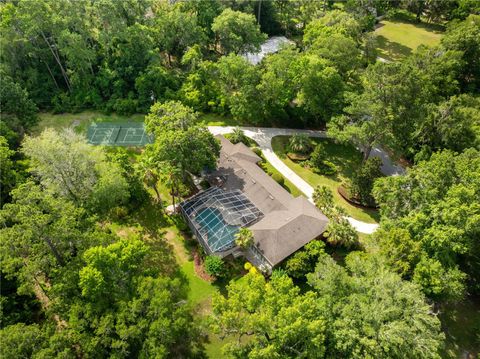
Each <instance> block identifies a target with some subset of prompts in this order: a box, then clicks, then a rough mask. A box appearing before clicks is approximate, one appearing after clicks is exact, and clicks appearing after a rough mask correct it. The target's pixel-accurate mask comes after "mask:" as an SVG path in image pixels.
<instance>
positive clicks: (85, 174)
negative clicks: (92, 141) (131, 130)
mask: <svg viewBox="0 0 480 359" xmlns="http://www.w3.org/2000/svg"><path fill="white" fill-rule="evenodd" d="M23 152H24V153H25V154H26V155H27V156H28V157H30V159H31V171H32V172H33V173H34V174H35V175H37V176H38V177H39V179H40V181H41V182H42V184H43V185H44V186H45V187H46V188H48V189H49V190H51V191H53V192H55V193H57V194H59V195H61V196H64V197H65V198H67V199H69V200H72V201H74V202H75V203H77V204H81V205H84V206H88V207H90V208H92V209H94V210H96V211H98V212H104V213H105V212H107V211H108V210H110V209H111V208H113V207H115V206H119V205H122V204H124V203H126V201H127V200H128V197H129V191H128V188H127V186H128V184H127V181H126V180H125V178H124V177H123V176H122V170H121V168H120V166H118V165H117V164H115V163H112V162H109V161H108V160H107V159H106V156H105V152H104V151H103V150H102V149H101V148H100V147H93V146H90V145H89V144H87V142H86V139H85V138H84V137H83V136H81V135H78V134H76V133H75V132H73V130H70V129H66V130H64V131H62V132H60V133H57V132H56V131H54V130H50V129H47V130H45V131H44V132H43V133H42V134H41V135H40V136H38V137H27V138H26V139H25V141H24V143H23Z"/></svg>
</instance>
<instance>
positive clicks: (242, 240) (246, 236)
mask: <svg viewBox="0 0 480 359" xmlns="http://www.w3.org/2000/svg"><path fill="white" fill-rule="evenodd" d="M235 244H236V245H237V246H239V247H240V248H244V249H245V248H248V247H249V246H250V245H252V244H253V232H252V231H251V230H250V229H249V228H240V230H239V231H238V233H237V234H235Z"/></svg>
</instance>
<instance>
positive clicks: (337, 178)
mask: <svg viewBox="0 0 480 359" xmlns="http://www.w3.org/2000/svg"><path fill="white" fill-rule="evenodd" d="M289 138H290V136H277V137H274V138H273V139H272V147H273V151H274V152H275V154H276V155H277V156H279V157H280V158H281V159H282V161H283V162H284V163H285V164H286V165H287V166H288V167H290V168H291V169H292V170H293V171H295V173H297V174H298V175H299V176H300V177H302V178H303V179H304V180H305V181H306V182H307V183H308V184H310V185H311V186H312V187H314V188H315V187H316V186H318V185H325V186H327V187H329V188H330V189H331V190H332V192H333V196H334V199H335V202H336V203H337V204H338V205H339V206H341V207H343V208H344V209H345V210H346V211H347V213H348V215H349V216H351V217H353V218H355V219H358V220H360V221H364V222H367V223H376V222H378V221H379V214H378V212H377V211H374V210H368V209H363V208H359V207H355V206H352V205H351V204H349V203H348V202H347V201H345V200H344V199H343V198H342V197H341V196H340V195H339V194H338V192H337V189H338V187H339V186H340V185H341V184H342V182H344V181H346V180H347V179H348V178H351V176H352V174H353V173H354V171H355V170H356V169H357V168H359V166H360V165H361V162H362V155H361V154H360V152H358V151H357V150H356V149H355V148H354V147H353V146H351V145H340V144H336V143H334V142H333V141H332V140H330V139H323V138H312V140H313V141H314V142H315V143H322V144H323V146H324V148H325V151H326V154H327V156H326V157H327V160H328V161H330V162H332V163H333V164H335V166H336V167H337V169H338V172H337V174H335V175H333V176H323V175H320V174H317V173H314V172H313V171H311V170H310V169H307V168H304V167H302V166H301V165H300V164H298V163H295V162H293V161H292V160H290V159H289V158H288V157H287V156H286V147H287V144H288V140H289Z"/></svg>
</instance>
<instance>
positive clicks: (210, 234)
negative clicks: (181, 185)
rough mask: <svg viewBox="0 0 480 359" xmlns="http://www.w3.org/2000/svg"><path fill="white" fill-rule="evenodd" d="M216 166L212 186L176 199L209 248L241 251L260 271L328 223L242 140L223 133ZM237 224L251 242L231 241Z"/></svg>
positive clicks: (220, 251)
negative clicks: (266, 169) (232, 139)
mask: <svg viewBox="0 0 480 359" xmlns="http://www.w3.org/2000/svg"><path fill="white" fill-rule="evenodd" d="M217 138H218V139H219V140H220V142H221V151H220V157H219V160H218V164H217V169H216V170H215V171H213V172H211V173H209V174H208V176H207V178H208V180H209V182H210V183H211V184H212V187H210V188H209V189H207V190H206V191H203V192H200V193H199V194H197V195H196V196H194V197H193V198H190V199H188V200H186V201H185V202H183V203H182V204H181V205H180V208H181V212H182V214H183V216H184V217H185V219H186V220H187V222H188V224H189V226H190V228H191V229H192V231H193V233H194V234H195V236H196V237H197V238H198V240H199V242H200V243H201V244H202V246H203V247H204V248H205V251H206V252H207V253H208V254H215V255H218V256H221V257H226V256H228V255H233V256H234V257H237V256H239V255H244V256H245V257H246V258H247V260H249V261H250V262H252V263H253V264H254V265H255V266H256V267H258V268H259V269H261V270H262V271H264V272H267V273H268V272H271V270H272V269H273V268H274V267H275V266H276V265H278V264H279V263H280V262H282V261H283V260H284V259H285V258H287V257H288V256H290V255H291V254H293V253H295V252H296V251H297V250H299V249H300V248H302V247H303V246H304V245H305V244H307V243H308V242H310V241H311V240H313V239H315V238H317V237H318V236H320V235H321V234H322V233H323V232H324V231H325V228H326V226H327V224H328V219H327V217H325V215H324V214H323V213H322V212H321V211H320V210H319V209H318V208H316V207H315V206H314V205H313V204H312V203H311V202H310V201H308V200H307V199H306V198H305V197H303V196H300V197H297V198H294V197H293V196H292V195H290V193H288V192H287V191H286V190H285V189H284V188H283V187H282V186H280V185H279V184H278V183H277V182H276V181H274V180H273V179H272V178H271V177H270V176H269V175H267V174H266V173H265V172H264V171H263V169H262V168H260V167H259V166H258V162H260V161H261V158H260V157H259V156H257V155H256V154H255V153H254V152H253V151H252V150H250V149H249V148H248V147H247V146H245V145H244V144H242V143H238V144H232V143H231V142H230V141H228V140H227V139H226V138H225V137H223V136H217ZM241 227H248V228H250V230H251V231H252V232H253V236H254V244H253V245H252V246H250V247H249V248H248V249H247V250H245V251H242V250H241V249H240V248H238V247H237V246H236V245H235V234H236V233H237V232H238V230H239V229H240V228H241Z"/></svg>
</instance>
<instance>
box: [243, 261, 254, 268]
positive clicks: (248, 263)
mask: <svg viewBox="0 0 480 359" xmlns="http://www.w3.org/2000/svg"><path fill="white" fill-rule="evenodd" d="M243 268H245V270H250V268H252V263H250V262H245V264H244V266H243Z"/></svg>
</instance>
